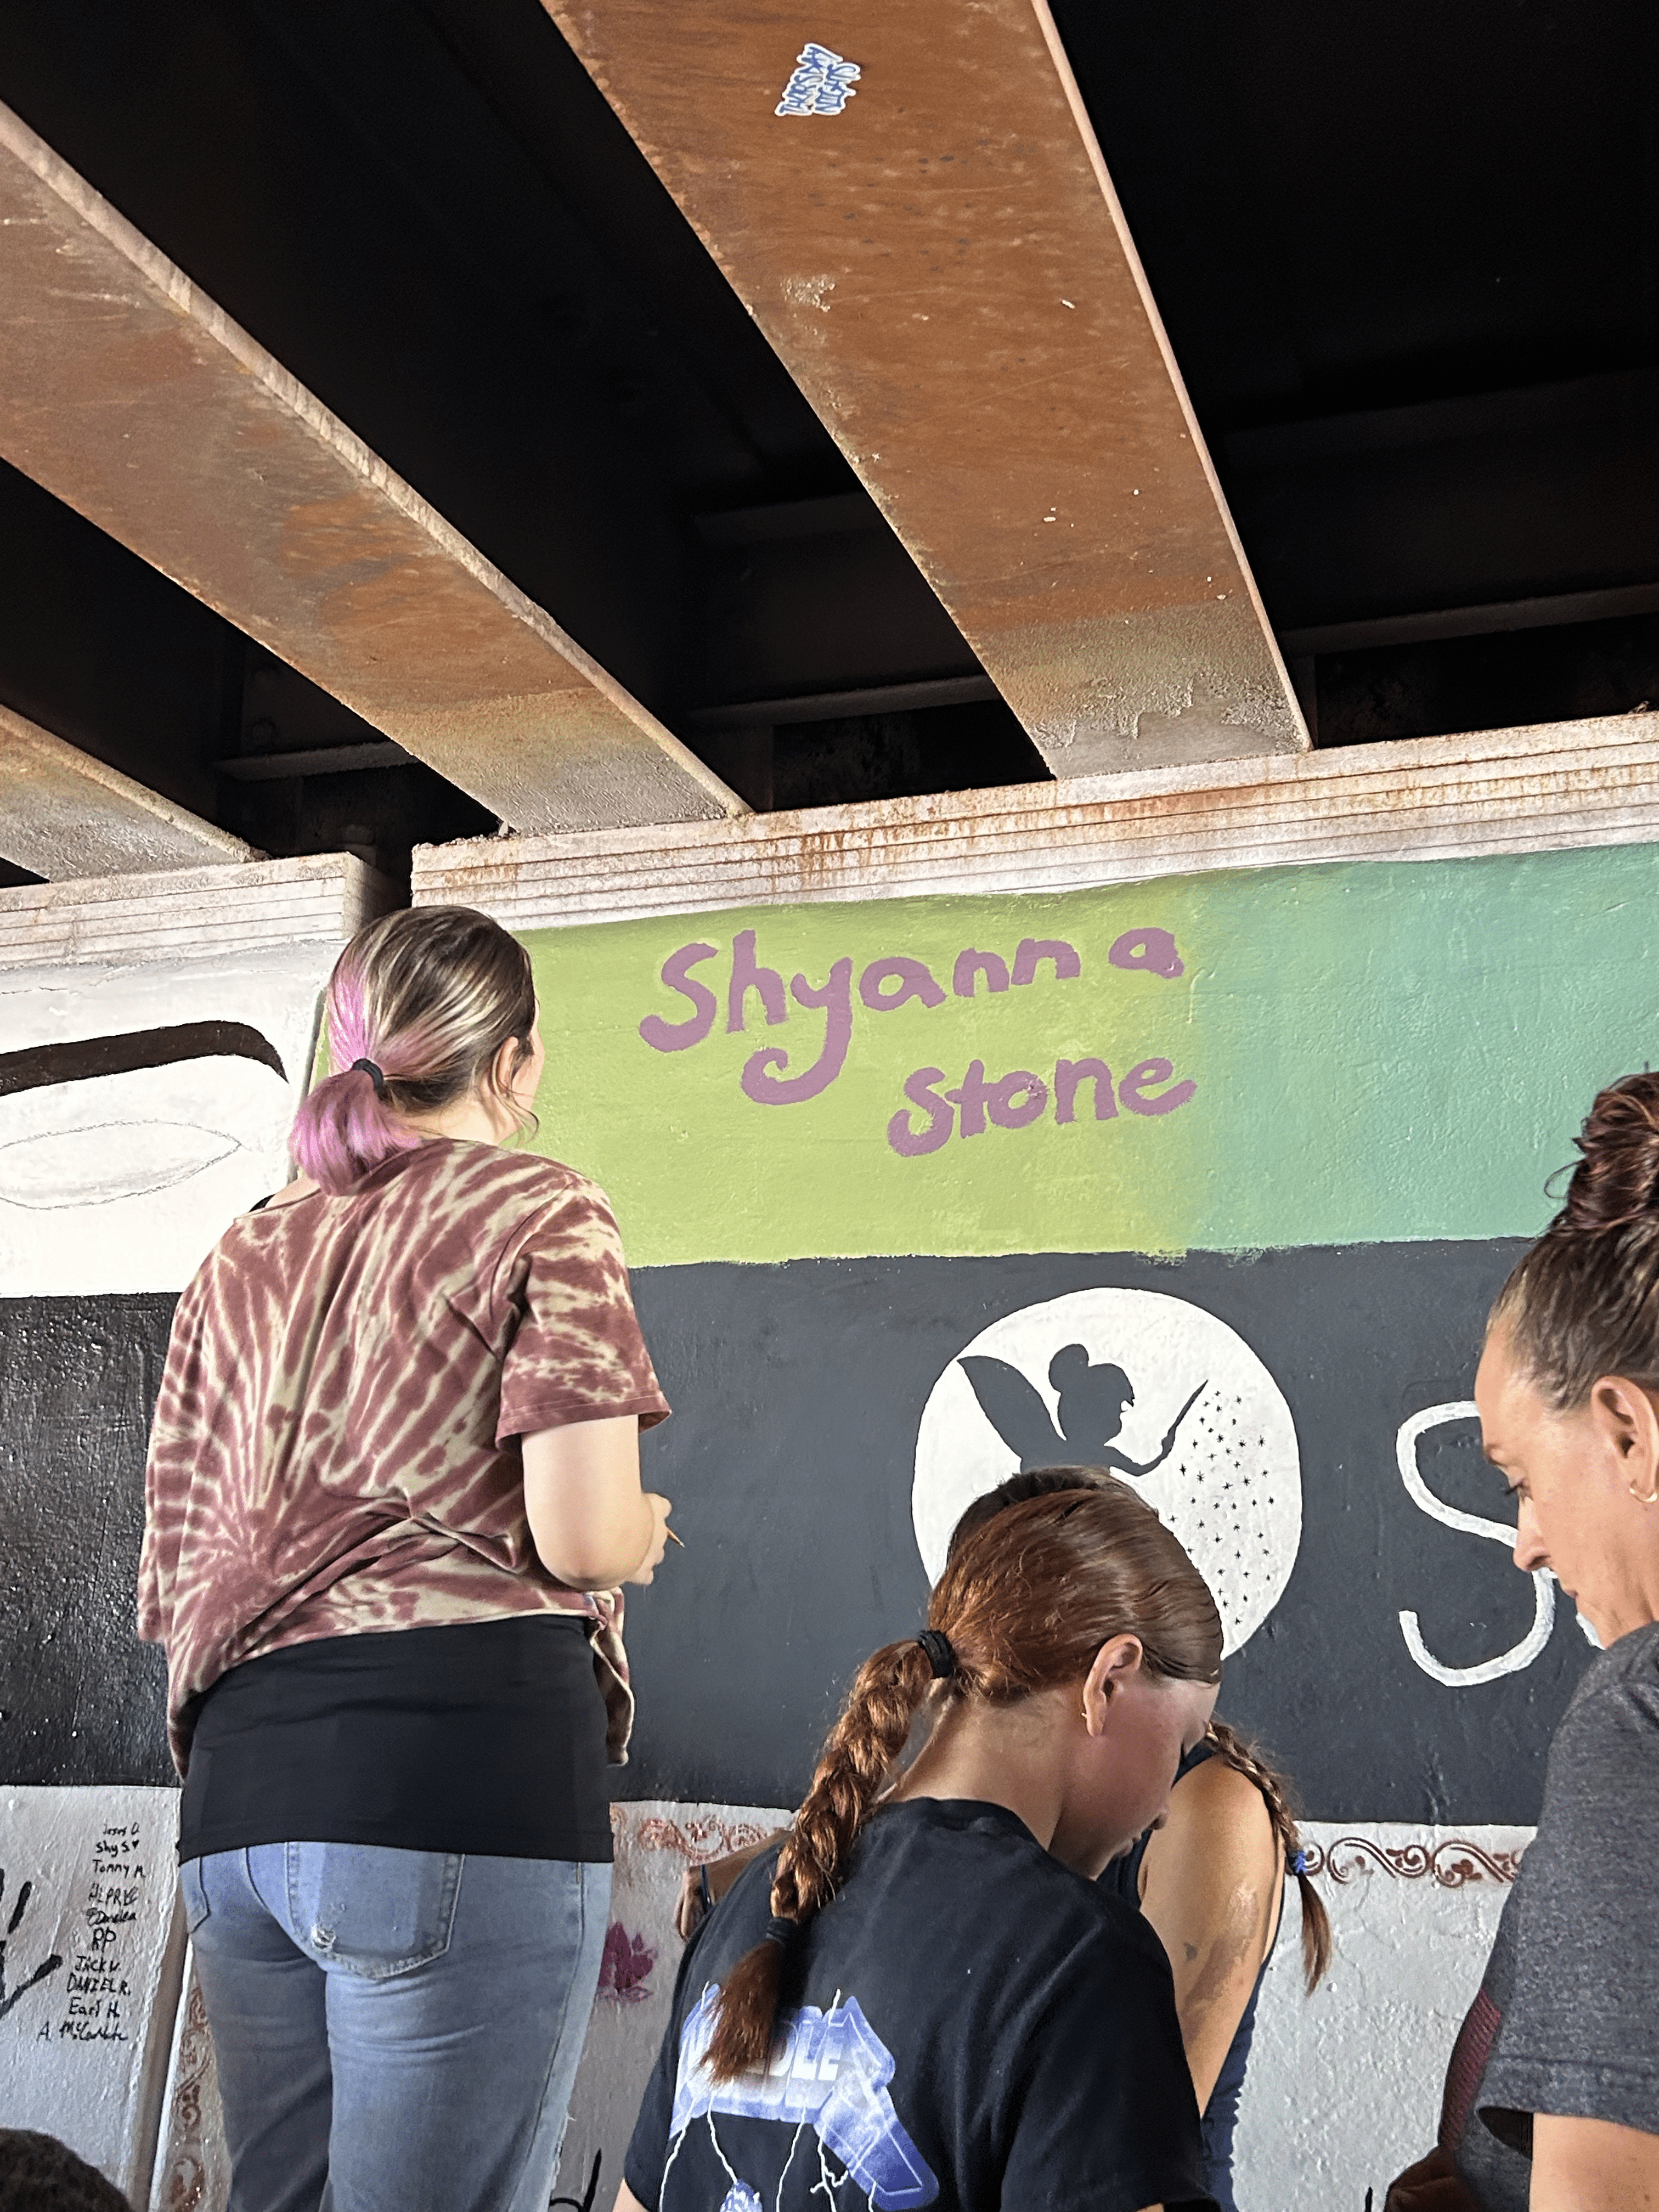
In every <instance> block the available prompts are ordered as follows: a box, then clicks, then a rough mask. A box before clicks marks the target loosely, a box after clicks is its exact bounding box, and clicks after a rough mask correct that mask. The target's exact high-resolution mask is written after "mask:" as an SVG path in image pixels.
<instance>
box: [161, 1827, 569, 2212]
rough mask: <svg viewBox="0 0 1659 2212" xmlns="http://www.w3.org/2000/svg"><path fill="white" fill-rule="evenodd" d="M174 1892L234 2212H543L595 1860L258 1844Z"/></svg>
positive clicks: (221, 1858) (206, 1863)
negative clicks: (209, 2033)
mask: <svg viewBox="0 0 1659 2212" xmlns="http://www.w3.org/2000/svg"><path fill="white" fill-rule="evenodd" d="M179 1885H180V1887H181V1889H182V1891H183V1893H184V1903H185V1922H186V1923H187V1925H188V1927H189V1929H190V1935H191V1942H192V1944H193V1945H194V1947H195V1954H196V1971H197V1976H198V1978H199V1979H200V1982H201V1985H202V1993H203V1996H204V1998H205V2000H206V2002H207V2010H208V2021H209V2024H210V2027H211V2028H212V2030H213V2048H214V2054H215V2057H216V2060H217V2063H218V2070H219V2092H220V2096H221V2098H222V2101H223V2105H224V2114H225V2135H226V2140H227V2143H228V2148H229V2151H230V2160H231V2168H232V2172H233V2173H234V2181H233V2183H232V2186H231V2199H230V2201H231V2212H545V2208H546V2205H547V2200H548V2198H549V2197H550V2194H551V2193H552V2189H553V2184H554V2179H555V2176H556V2172H557V2170H558V2160H559V2143H560V2140H561V2138H562V2136H563V2133H564V2120H565V2108H566V2106H567V2105H568V2102H569V2099H570V2089H571V2084H572V2083H573V2082H574V2080H575V2075H576V2062H577V2060H578V2059H579V2058H580V2056H581V2048H582V2040H583V2038H584V2037H585V2036H586V2033H587V2020H588V2015H589V2013H590V2012H591V2010H592V2004H593V1996H594V1991H595V1990H596V1989H597V1988H598V1986H599V1960H600V1958H601V1956H602V1954H603V1952H604V1949H605V1920H606V1917H607V1914H608V1911H609V1908H610V1902H611V1869H610V1868H609V1867H608V1866H596V1865H582V1864H577V1863H574V1862H570V1861H566V1860H555V1859H508V1858H485V1857H478V1856H476V1855H473V1856H468V1857H462V1856H460V1855H459V1854H458V1853H445V1852H441V1851H403V1850H386V1849H383V1848H382V1847H381V1846H380V1845H378V1844H258V1845H255V1846H254V1847H253V1848H252V1849H251V1850H241V1851H219V1852H216V1853H215V1854H214V1855H213V1856H212V1857H208V1858H202V1859H194V1860H191V1861H188V1862H186V1863H185V1865H184V1866H183V1867H181V1868H180V1869H179Z"/></svg>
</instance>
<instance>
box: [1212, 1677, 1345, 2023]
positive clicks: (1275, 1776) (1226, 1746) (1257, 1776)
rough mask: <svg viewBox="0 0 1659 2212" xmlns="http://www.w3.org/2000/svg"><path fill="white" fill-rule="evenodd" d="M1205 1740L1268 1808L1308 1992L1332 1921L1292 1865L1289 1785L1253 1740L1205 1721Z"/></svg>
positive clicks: (1297, 1846)
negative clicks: (1290, 1878) (1292, 1890)
mask: <svg viewBox="0 0 1659 2212" xmlns="http://www.w3.org/2000/svg"><path fill="white" fill-rule="evenodd" d="M1210 1741H1211V1742H1212V1744H1213V1745H1214V1746H1215V1747H1216V1751H1217V1753H1218V1756H1219V1757H1220V1758H1222V1759H1225V1761H1226V1763H1227V1765H1229V1766H1231V1767H1232V1768H1233V1769H1234V1771H1236V1772H1237V1773H1239V1774H1242V1775H1243V1777H1244V1778H1245V1780H1246V1781H1247V1782H1253V1783H1254V1784H1255V1786H1256V1788H1257V1789H1258V1790H1260V1791H1261V1797H1262V1802H1263V1803H1264V1804H1265V1805H1266V1806H1267V1818H1268V1820H1270V1821H1271V1822H1272V1824H1273V1835H1274V1838H1275V1839H1276V1840H1277V1842H1278V1844H1279V1851H1280V1854H1281V1855H1282V1857H1283V1859H1284V1863H1285V1872H1286V1873H1287V1874H1289V1873H1292V1872H1294V1873H1295V1875H1296V1885H1297V1889H1298V1890H1299V1891H1300V1893H1301V1897H1302V1972H1303V1976H1304V1980H1305V1982H1306V1984H1307V1990H1308V1995H1309V1996H1312V1995H1313V1993H1314V1991H1315V1990H1316V1989H1317V1988H1318V1987H1319V1984H1320V1983H1321V1982H1322V1980H1323V1979H1324V1978H1325V1975H1326V1973H1327V1972H1328V1970H1329V1967H1330V1963H1331V1923H1330V1916H1329V1914H1328V1913H1327V1911H1326V1910H1325V1900H1324V1899H1323V1898H1322V1897H1321V1896H1320V1894H1319V1892H1318V1891H1317V1890H1316V1888H1315V1887H1314V1886H1313V1883H1312V1881H1310V1879H1309V1877H1308V1875H1306V1874H1304V1873H1303V1872H1302V1871H1301V1870H1300V1869H1298V1868H1297V1865H1296V1861H1297V1856H1298V1854H1299V1853H1300V1851H1301V1849H1302V1836H1301V1832H1300V1830H1299V1829H1298V1828H1297V1825H1296V1815H1295V1814H1294V1813H1293V1812H1292V1811H1291V1789H1290V1784H1289V1783H1288V1781H1287V1780H1286V1779H1285V1776H1284V1775H1282V1774H1281V1773H1279V1770H1278V1769H1277V1767H1273V1766H1269V1765H1268V1764H1267V1760H1266V1759H1263V1758H1262V1757H1261V1753H1259V1752H1258V1751H1257V1750H1256V1748H1255V1746H1254V1745H1253V1744H1249V1743H1246V1742H1245V1741H1244V1739H1243V1736H1240V1735H1235V1734H1234V1732H1233V1730H1232V1729H1230V1728H1229V1727H1228V1725H1227V1723H1226V1722H1225V1721H1217V1720H1212V1722H1211V1723H1210Z"/></svg>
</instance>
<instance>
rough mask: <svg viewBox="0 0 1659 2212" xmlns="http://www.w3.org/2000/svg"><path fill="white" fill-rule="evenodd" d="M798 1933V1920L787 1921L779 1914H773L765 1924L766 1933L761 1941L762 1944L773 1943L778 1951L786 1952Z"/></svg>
mask: <svg viewBox="0 0 1659 2212" xmlns="http://www.w3.org/2000/svg"><path fill="white" fill-rule="evenodd" d="M799 1933H800V1923H799V1920H787V1919H785V1917H784V1916H783V1915H782V1914H781V1912H775V1913H774V1914H773V1915H772V1917H771V1918H770V1919H769V1921H768V1922H767V1923H766V1933H765V1935H764V1936H762V1938H761V1941H762V1942H763V1943H775V1944H776V1945H777V1946H778V1948H779V1949H780V1950H783V1951H787V1949H788V1948H789V1946H790V1945H791V1944H792V1943H793V1942H794V1940H795V1938H796V1936H799Z"/></svg>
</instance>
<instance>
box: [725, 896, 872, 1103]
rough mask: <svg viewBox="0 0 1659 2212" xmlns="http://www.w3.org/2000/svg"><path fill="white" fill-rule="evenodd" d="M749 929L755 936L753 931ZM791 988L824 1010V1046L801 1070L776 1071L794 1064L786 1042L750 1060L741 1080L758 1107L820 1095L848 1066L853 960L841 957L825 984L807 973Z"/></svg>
mask: <svg viewBox="0 0 1659 2212" xmlns="http://www.w3.org/2000/svg"><path fill="white" fill-rule="evenodd" d="M744 934H745V935H746V936H749V937H750V938H751V939H752V936H753V933H752V932H751V931H745V932H744ZM763 972H764V971H763ZM789 987H790V990H791V991H792V992H793V994H794V997H795V1000H796V1002H797V1004H798V1005H799V1006H822V1007H823V1009H824V1021H823V1051H822V1052H821V1053H820V1054H818V1056H817V1059H816V1060H814V1061H813V1062H812V1065H811V1067H808V1068H805V1069H803V1071H802V1072H801V1073H800V1074H799V1075H779V1074H777V1073H775V1072H774V1071H775V1070H776V1069H778V1068H784V1067H787V1066H788V1065H789V1055H788V1054H787V1052H785V1051H784V1049H783V1048H782V1047H781V1045H775V1044H774V1045H768V1046H766V1047H765V1048H763V1050H762V1051H760V1052H757V1053H756V1054H753V1055H752V1056H751V1057H750V1059H748V1060H745V1061H744V1066H743V1074H742V1076H741V1078H740V1081H741V1083H742V1085H743V1093H744V1097H745V1098H752V1099H753V1100H754V1101H755V1103H756V1104H757V1106H796V1105H799V1103H800V1102H801V1101H802V1100H803V1099H804V1098H816V1097H818V1095H819V1093H820V1092H821V1091H827V1090H828V1089H829V1085H831V1084H832V1083H833V1082H834V1081H835V1079H836V1077H837V1076H838V1075H839V1074H840V1073H841V1072H842V1068H843V1067H844V1066H846V1065H847V1048H848V1045H850V1044H851V1043H852V1042H853V963H852V962H851V961H850V960H837V961H836V964H835V966H834V967H833V968H832V969H830V970H829V978H828V980H827V981H825V982H823V983H822V984H815V983H809V982H808V981H807V980H806V978H805V975H797V976H796V978H795V980H794V981H793V983H792V984H791V985H790V986H789Z"/></svg>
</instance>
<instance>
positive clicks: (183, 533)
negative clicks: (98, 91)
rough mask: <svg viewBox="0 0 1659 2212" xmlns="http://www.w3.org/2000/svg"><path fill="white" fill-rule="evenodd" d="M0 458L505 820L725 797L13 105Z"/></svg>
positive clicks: (724, 806)
mask: <svg viewBox="0 0 1659 2212" xmlns="http://www.w3.org/2000/svg"><path fill="white" fill-rule="evenodd" d="M0 292H3V297H4V302H5V306H4V312H3V315H0V453H3V454H4V455H5V457H6V459H8V460H9V461H11V462H13V463H14V464H15V465H16V466H17V467H18V468H20V469H21V470H23V471H26V472H27V474H28V475H29V476H32V477H34V478H35V479H36V481H37V482H38V483H42V484H44V485H45V486H46V489H48V490H49V491H52V492H53V493H55V494H56V495H57V496H58V498H59V499H62V500H64V501H66V502H67V503H68V504H69V505H70V507H75V508H76V509H77V510H78V511H79V512H80V513H82V514H83V515H85V516H86V517H87V518H88V520H90V521H92V522H94V523H96V524H97V525H98V526H99V527H100V529H102V530H105V531H107V532H109V534H110V535H111V536H112V538H118V539H119V540H120V541H121V543H122V544H124V545H127V546H130V547H131V550H133V551H134V552H136V553H137V554H140V555H141V556H143V558H144V559H145V560H147V561H149V562H152V563H153V564H154V566H155V567H156V568H160V569H161V570H162V571H163V572H164V573H165V574H167V575H168V576H171V577H172V578H173V580H174V581H175V582H177V583H179V584H182V585H183V586H185V589H186V590H187V591H190V592H194V593H195V594H196V596H197V598H198V599H204V600H205V601H206V602H207V603H208V605H210V606H213V607H216V609H217V610H218V611H219V612H220V613H222V614H223V615H225V616H227V617H228V618H229V620H231V621H232V622H234V623H236V624H238V626H239V627H240V628H241V629H245V630H246V632H247V633H248V634H249V635H250V636H252V637H256V638H258V640H259V641H260V643H261V644H263V645H265V646H268V647H270V650H271V651H272V652H273V653H276V654H278V655H279V656H280V657H281V658H282V659H284V660H287V661H289V662H291V663H292V665H294V666H295V668H298V669H300V670H301V671H303V672H304V674H306V675H307V676H308V677H310V678H312V680H313V682H314V683H317V684H321V685H322V686H323V688H324V689H325V690H327V691H330V692H331V693H332V694H333V696H335V697H336V698H337V699H340V700H343V702H345V704H346V705H347V706H349V707H350V708H354V709H355V710H356V713H358V714H361V715H362V717H363V718H364V720H367V721H369V722H372V723H373V724H374V726H375V728H377V729H379V730H381V731H384V732H385V733H386V736H387V737H389V738H396V739H397V741H398V743H399V744H403V745H406V746H407V747H408V749H409V750H410V752H411V753H414V754H416V756H417V757H419V758H420V759H422V760H423V761H427V762H428V763H430V764H431V766H432V767H434V768H435V769H437V770H438V771H439V773H440V774H441V775H446V776H447V777H448V778H449V780H450V781H452V782H453V783H456V784H459V786H460V787H461V788H462V789H463V790H464V791H467V792H470V793H471V794H472V795H473V797H474V798H476V799H480V800H481V801H482V802H483V804H484V805H486V806H489V807H490V808H492V809H493V810H494V811H495V812H496V813H498V814H500V815H501V817H502V818H503V819H504V820H505V821H507V822H508V823H512V824H513V825H514V826H515V827H518V828H522V829H556V828H566V829H578V828H598V827H603V826H607V825H610V826H616V825H620V824H624V823H649V822H677V821H692V820H699V819H706V818H709V817H721V816H727V815H733V814H740V813H743V812H744V811H746V810H745V808H744V805H743V802H742V800H741V799H738V797H737V795H736V794H735V793H732V792H731V791H728V790H727V788H726V786H725V785H724V784H723V783H721V782H720V780H719V778H718V777H717V776H715V775H713V774H712V773H711V771H710V770H708V769H706V768H704V767H703V765H702V763H701V762H700V761H698V760H697V759H696V757H695V755H693V754H692V753H690V751H688V750H687V749H686V748H685V747H684V745H682V744H680V743H679V741H678V739H677V738H675V737H673V736H672V735H671V732H669V731H667V730H665V728H664V727H663V726H662V725H661V724H660V723H659V722H658V721H657V720H655V719H654V718H653V716H652V715H651V714H648V713H647V711H646V709H645V708H643V707H641V705H640V703H639V702H638V701H637V700H635V699H634V698H632V697H630V696H629V694H628V693H627V692H626V691H625V690H623V687H622V686H621V685H620V684H617V682H616V681H615V680H614V679H613V678H611V676H610V675H608V674H607V673H606V671H605V670H604V669H603V668H601V667H599V665H598V664H597V663H596V662H595V661H594V660H593V659H592V658H591V657H590V656H589V655H588V654H587V653H584V652H583V650H582V649H581V647H580V646H579V645H577V644H576V643H575V641H574V640H573V639H572V638H570V637H568V636H567V635H566V634H565V633H564V631H562V629H560V628H559V626H558V624H557V623H556V622H554V621H553V619H552V618H551V617H550V616H549V615H548V614H546V613H545V612H544V611H543V610H542V609H541V608H540V607H538V606H537V605H534V603H533V602H532V601H531V600H530V599H526V597H525V595H524V593H523V592H520V591H519V590H518V589H517V588H516V587H515V586H513V584H511V583H509V582H508V580H507V578H506V577H505V576H503V575H502V574H501V572H500V571H499V570H498V569H496V568H494V567H492V565H491V564H490V563H489V562H488V561H486V560H485V559H484V558H483V555H482V554H480V553H479V552H478V551H477V549H476V548H475V547H473V546H471V545H470V544H467V542H466V541H465V538H462V537H461V536H460V535H459V533H458V532H456V531H454V530H453V529H451V528H450V526H449V525H448V524H447V523H446V522H445V521H444V520H443V518H442V517H441V515H439V514H437V513H435V512H434V510H433V509H432V508H431V507H428V505H427V503H426V502H425V501H423V500H422V499H421V498H420V497H419V495H417V494H416V492H414V491H413V490H411V489H410V486H409V485H408V484H406V483H403V482H402V481H401V480H400V479H399V478H398V477H396V476H394V475H393V474H392V471H390V470H389V469H388V468H387V467H386V465H385V464H384V463H383V462H382V461H380V459H377V458H376V456H375V455H374V453H371V452H370V451H369V450H368V447H366V446H364V445H363V444H362V441H361V440H359V439H357V438H356V437H354V436H353V435H352V433H351V432H350V431H349V429H347V428H346V427H345V425H344V424H343V423H342V422H339V421H338V420H337V418H336V417H335V416H332V415H331V414H330V413H329V411H328V410H327V409H326V408H325V407H324V406H323V405H322V404H321V403H320V402H319V400H317V399H316V398H313V395H312V394H311V393H310V392H307V391H306V390H305V389H304V387H303V386H301V385H300V384H298V383H297V382H296V381H295V379H294V378H293V377H292V376H290V375H289V374H288V372H287V371H286V370H285V369H284V368H283V367H282V366H281V364H280V363H279V362H276V361H275V360H273V359H272V358H271V356H270V355H269V354H268V353H266V352H265V351H264V349H263V348H262V347H260V346H258V345H257V344H256V343H254V342H253V340H252V338H250V337H248V335H247V333H246V331H242V330H240V328H239V327H238V326H237V325H235V324H234V323H233V322H232V321H231V320H230V319H229V318H228V316H227V315H225V314H224V313H222V311H221V310H220V309H219V308H218V307H216V306H215V305H214V303H213V302H212V301H210V300H209V299H207V298H205V297H204V295H202V294H201V293H200V292H199V291H197V289H195V287H194V286H193V285H192V284H191V282H190V280H189V278H188V277H187V276H185V274H184V273H183V271H182V270H179V269H178V268H176V267H174V266H173V264H172V263H171V262H169V261H168V260H167V258H166V257H165V256H164V255H162V254H161V253H160V252H158V251H157V250H156V248H155V246H152V245H150V244H149V241H148V240H145V239H144V238H143V237H141V236H140V234H138V232H137V231H136V230H135V229H134V228H132V226H131V224H130V223H129V222H126V221H125V219H124V218H123V217H122V216H119V215H118V213H117V212H116V211H115V210H114V209H113V208H112V207H111V206H110V205H109V204H108V203H107V202H106V201H105V200H103V199H101V198H100V197H99V195H98V194H97V193H96V192H94V191H93V190H92V188H91V187H90V186H89V185H88V184H87V183H86V182H85V180H84V179H82V178H81V177H79V176H77V175H76V173H75V172H74V171H73V170H72V169H70V168H69V167H67V166H66V165H65V164H64V162H62V161H59V160H58V157H57V156H56V155H54V154H53V153H52V150H51V149H50V148H49V147H47V146H46V145H45V144H44V143H43V142H42V141H41V140H40V138H39V137H36V136H35V134H34V133H33V131H30V130H29V129H28V128H27V125H24V124H23V123H21V121H20V120H19V119H18V118H17V117H16V116H15V115H14V114H13V113H12V112H10V110H9V109H5V108H0Z"/></svg>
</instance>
